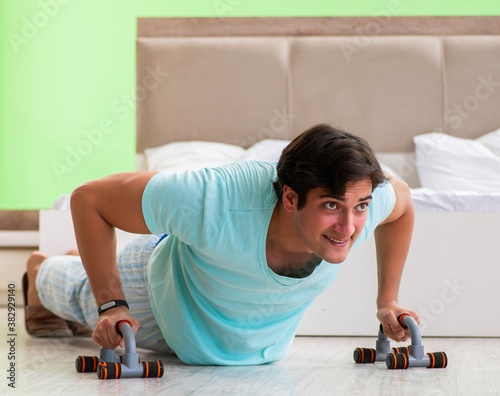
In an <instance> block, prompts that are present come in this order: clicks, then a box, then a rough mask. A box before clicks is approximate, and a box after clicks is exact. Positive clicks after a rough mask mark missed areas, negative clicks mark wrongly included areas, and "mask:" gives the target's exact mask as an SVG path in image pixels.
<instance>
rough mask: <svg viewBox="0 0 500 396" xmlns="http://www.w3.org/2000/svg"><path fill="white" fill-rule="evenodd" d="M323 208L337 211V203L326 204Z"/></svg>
mask: <svg viewBox="0 0 500 396" xmlns="http://www.w3.org/2000/svg"><path fill="white" fill-rule="evenodd" d="M325 208H327V209H337V203H336V202H327V203H325Z"/></svg>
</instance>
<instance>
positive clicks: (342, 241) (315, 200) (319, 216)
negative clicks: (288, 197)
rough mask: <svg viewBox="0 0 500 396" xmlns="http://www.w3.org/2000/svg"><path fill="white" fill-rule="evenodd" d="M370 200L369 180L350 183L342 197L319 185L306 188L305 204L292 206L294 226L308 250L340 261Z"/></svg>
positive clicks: (351, 242)
mask: <svg viewBox="0 0 500 396" xmlns="http://www.w3.org/2000/svg"><path fill="white" fill-rule="evenodd" d="M371 199H372V183H371V180H370V179H368V178H367V179H365V180H362V181H358V182H350V183H348V184H347V186H346V192H345V195H344V196H332V195H329V194H328V193H326V191H325V190H324V189H322V188H315V189H313V190H311V191H309V193H308V195H307V199H306V204H305V206H304V207H302V208H301V209H296V206H295V211H294V214H295V227H296V230H297V232H298V234H299V237H300V238H301V239H302V241H303V242H304V244H305V245H306V246H307V248H308V249H310V251H311V252H312V253H314V254H316V255H317V256H319V257H321V258H322V259H323V260H325V261H327V262H329V263H341V262H343V261H344V260H345V259H346V257H347V254H348V253H349V251H350V249H351V247H352V245H353V244H354V241H355V240H356V239H357V238H358V236H359V234H360V232H361V230H362V229H363V227H364V225H365V222H366V216H367V214H368V204H369V203H370V201H371Z"/></svg>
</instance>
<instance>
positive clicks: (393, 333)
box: [377, 301, 420, 342]
mask: <svg viewBox="0 0 500 396" xmlns="http://www.w3.org/2000/svg"><path fill="white" fill-rule="evenodd" d="M403 313H407V314H409V315H410V316H412V317H413V319H415V320H416V322H417V323H418V324H420V319H419V318H418V314H417V313H416V312H414V311H411V310H409V309H405V308H403V307H401V306H399V305H398V304H397V303H396V302H395V301H390V302H387V303H385V304H383V305H382V304H379V309H378V312H377V319H378V320H379V321H380V323H382V326H383V329H384V334H385V335H386V336H387V337H389V338H392V339H393V340H394V341H397V342H403V341H406V340H407V339H408V338H409V337H410V332H409V330H408V329H405V328H403V326H401V325H400V324H399V322H398V316H399V315H401V314H403Z"/></svg>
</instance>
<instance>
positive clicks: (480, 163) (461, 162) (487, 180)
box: [413, 132, 500, 192]
mask: <svg viewBox="0 0 500 396" xmlns="http://www.w3.org/2000/svg"><path fill="white" fill-rule="evenodd" d="M488 135H489V134H488ZM495 136H497V138H500V135H497V134H496V132H495V135H492V136H489V137H487V135H485V136H483V137H481V138H478V139H477V140H471V139H462V138H457V137H454V136H450V135H446V134H444V133H440V132H432V133H427V134H424V135H418V136H415V137H414V138H413V140H414V142H415V161H416V167H417V171H418V175H419V178H420V183H421V185H422V187H424V188H430V189H432V190H435V191H476V192H500V157H499V156H497V155H495V153H493V151H492V150H491V149H490V148H488V147H500V143H498V142H496V143H493V142H495V141H496V140H495ZM481 139H483V141H484V140H486V141H487V142H488V147H487V146H486V145H485V144H483V142H482V141H481ZM497 144H498V146H496V145H497Z"/></svg>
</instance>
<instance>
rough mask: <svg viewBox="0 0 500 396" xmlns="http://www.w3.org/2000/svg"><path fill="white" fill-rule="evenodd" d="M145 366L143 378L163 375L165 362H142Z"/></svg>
mask: <svg viewBox="0 0 500 396" xmlns="http://www.w3.org/2000/svg"><path fill="white" fill-rule="evenodd" d="M141 364H142V367H143V372H142V373H143V374H142V378H160V377H163V363H162V362H161V361H160V360H155V361H150V362H141Z"/></svg>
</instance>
